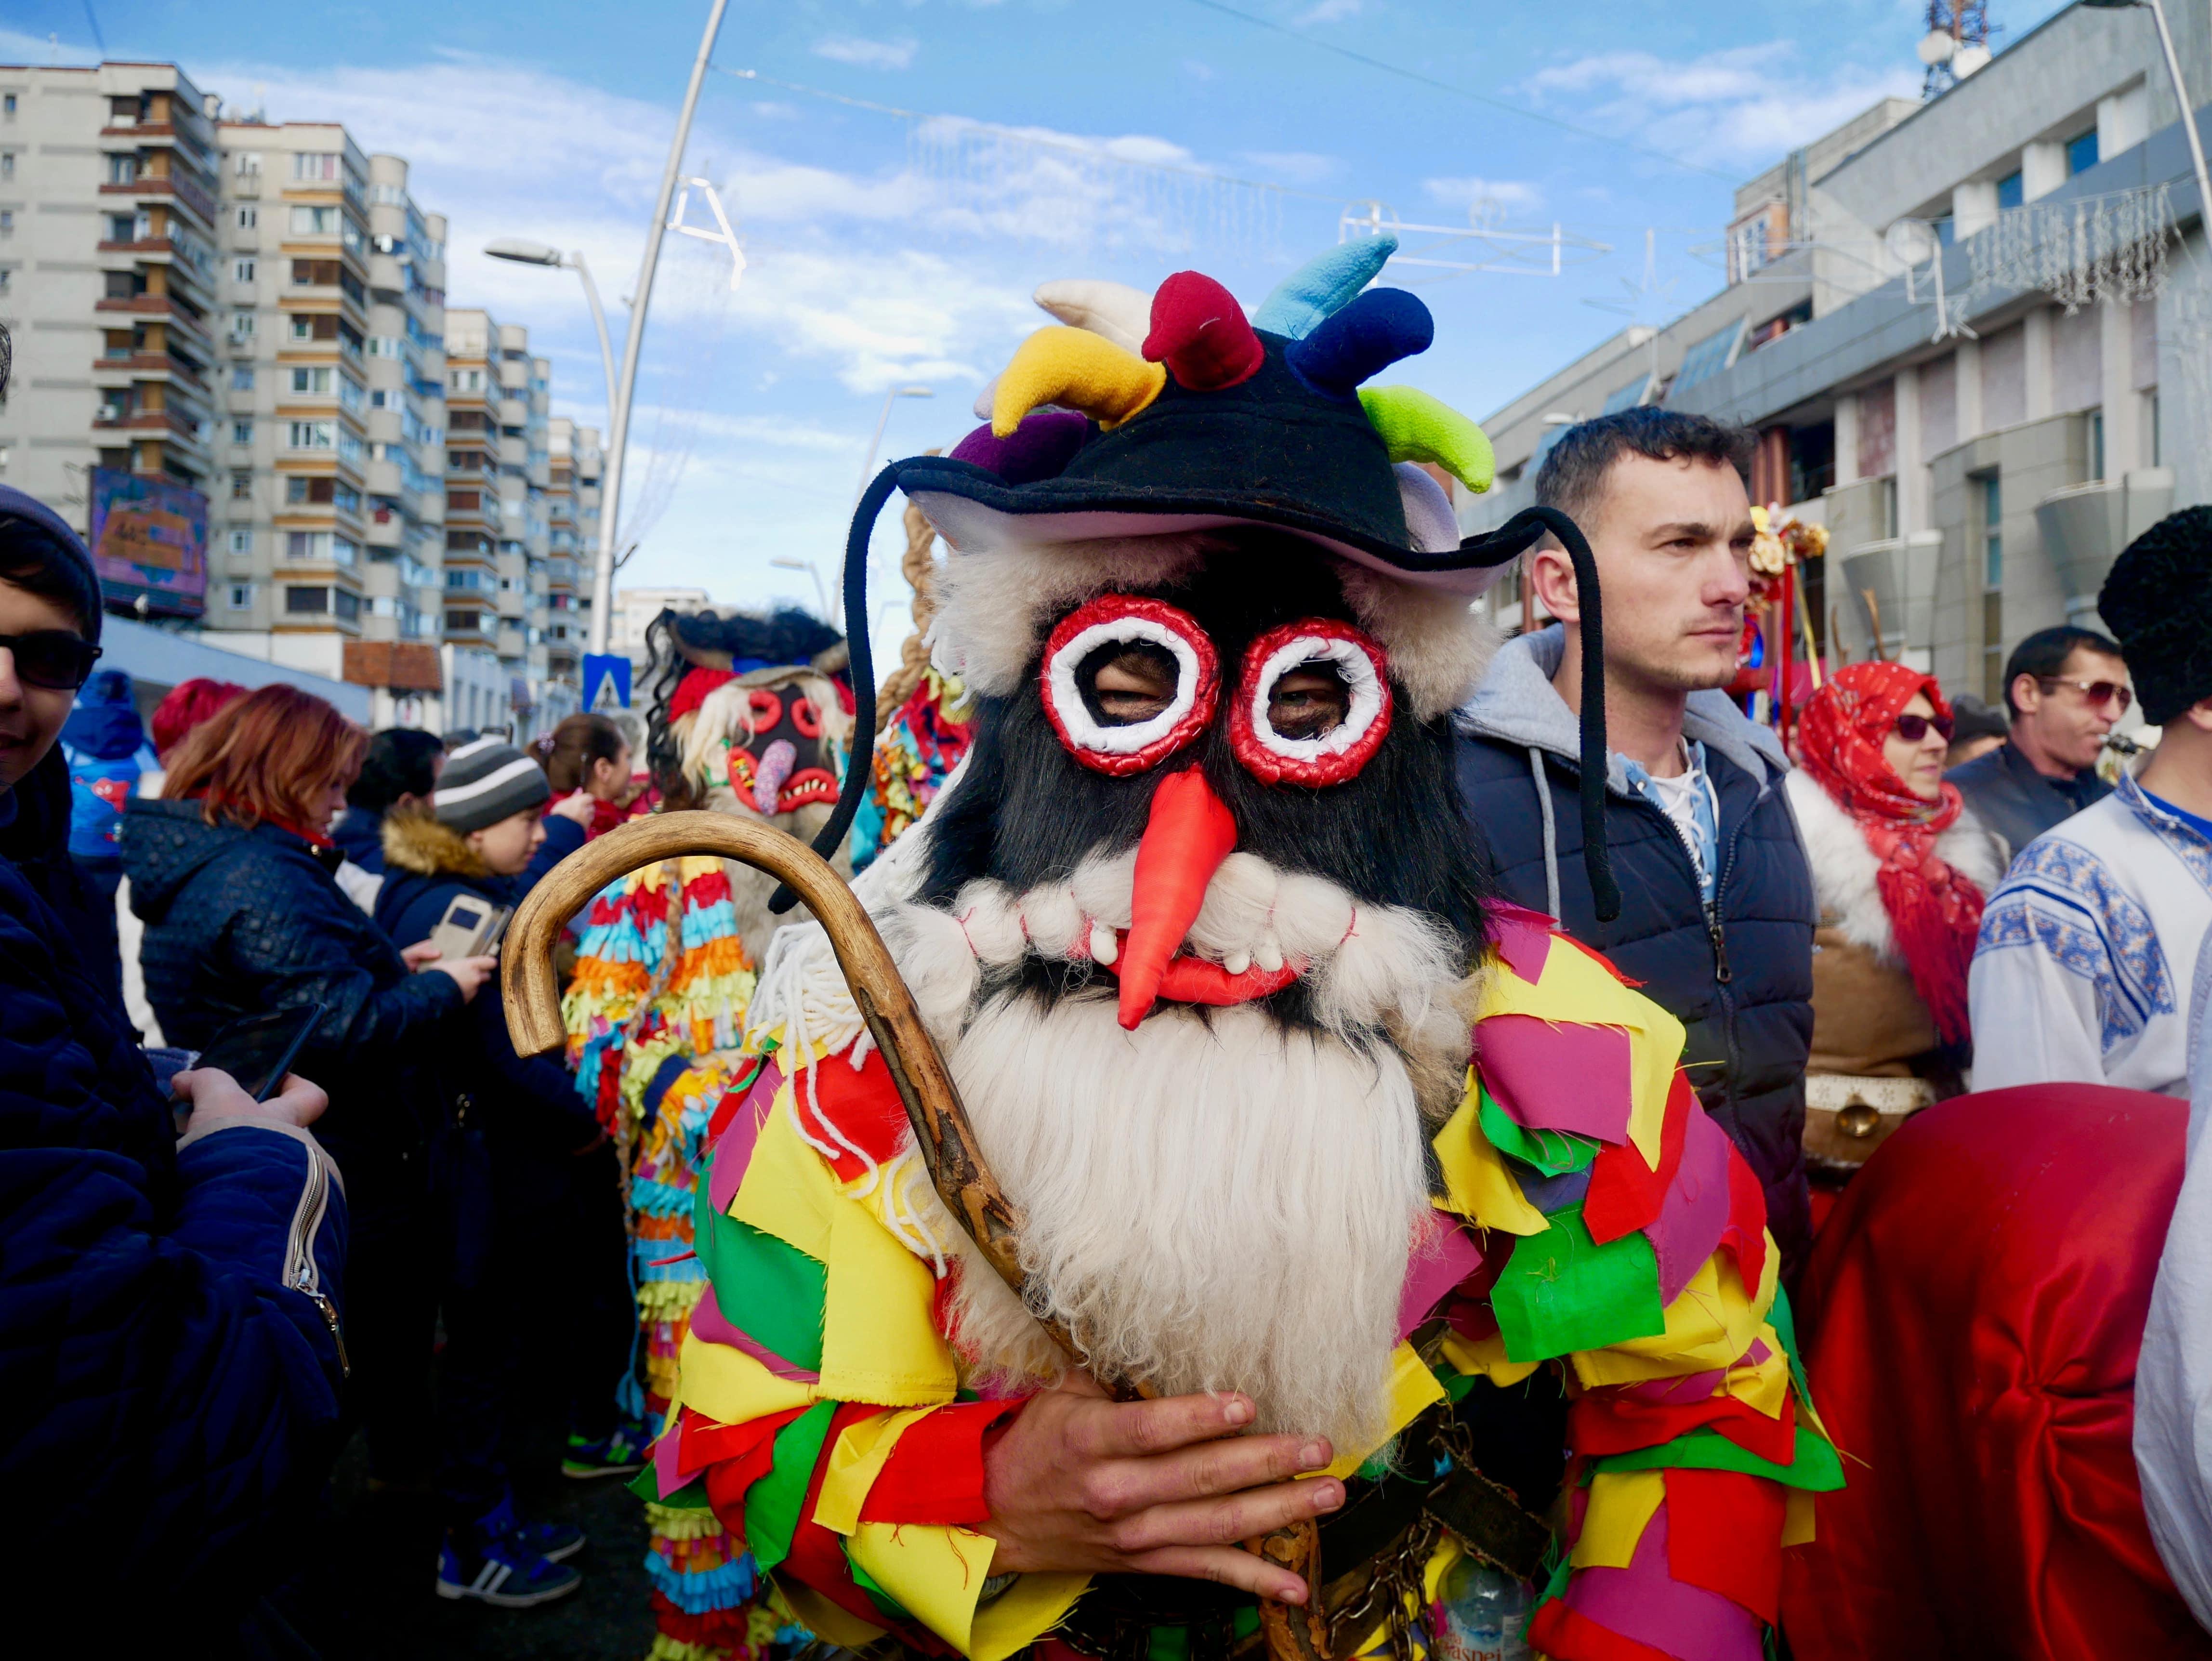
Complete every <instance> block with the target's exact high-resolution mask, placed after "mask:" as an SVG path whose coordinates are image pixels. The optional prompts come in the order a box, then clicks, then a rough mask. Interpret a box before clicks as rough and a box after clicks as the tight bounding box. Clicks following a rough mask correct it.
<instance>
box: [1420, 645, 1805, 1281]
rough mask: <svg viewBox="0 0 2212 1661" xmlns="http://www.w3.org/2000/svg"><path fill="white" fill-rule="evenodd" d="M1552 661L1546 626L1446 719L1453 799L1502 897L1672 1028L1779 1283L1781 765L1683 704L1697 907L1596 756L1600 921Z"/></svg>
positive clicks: (1714, 714) (1790, 1000)
mask: <svg viewBox="0 0 2212 1661" xmlns="http://www.w3.org/2000/svg"><path fill="white" fill-rule="evenodd" d="M1565 649H1566V642H1565V631H1564V630H1561V629H1560V628H1559V626H1558V625H1557V624H1554V625H1553V626H1552V627H1551V628H1549V629H1547V630H1542V631H1541V633H1538V634H1534V635H1523V636H1521V637H1519V638H1518V639H1516V640H1513V641H1510V642H1507V644H1506V645H1505V646H1504V648H1502V649H1501V650H1500V651H1499V652H1498V655H1497V657H1496V658H1495V659H1494V660H1492V664H1491V666H1490V670H1489V672H1488V673H1487V674H1486V676H1485V677H1484V678H1483V682H1482V684H1481V686H1480V689H1478V690H1477V691H1476V693H1475V695H1474V698H1473V699H1472V700H1471V701H1470V702H1469V703H1468V704H1467V706H1466V707H1465V708H1464V709H1462V710H1461V711H1460V713H1459V715H1458V716H1457V717H1456V718H1455V726H1456V728H1457V730H1458V733H1459V738H1460V743H1459V757H1458V772H1459V781H1460V789H1461V794H1462V797H1463V798H1464V800H1466V802H1467V804H1468V810H1469V812H1471V813H1472V815H1473V816H1474V820H1475V823H1476V824H1477V825H1478V826H1479V827H1480V829H1481V831H1482V833H1483V835H1484V837H1486V839H1487V840H1488V842H1489V844H1490V849H1491V852H1492V856H1493V857H1494V859H1495V861H1496V863H1497V867H1498V882H1499V884H1500V885H1502V886H1503V888H1504V891H1505V893H1506V895H1507V897H1509V898H1510V899H1512V900H1514V901H1516V902H1517V903H1518V904H1522V905H1526V906H1528V907H1529V908H1530V909H1531V910H1541V911H1544V912H1547V913H1549V914H1550V915H1551V916H1555V917H1557V918H1559V921H1560V922H1561V924H1562V925H1563V926H1564V927H1565V929H1566V930H1567V932H1568V933H1569V934H1572V935H1573V936H1574V937H1575V938H1576V939H1577V940H1582V941H1583V942H1584V943H1585V944H1587V945H1589V946H1595V947H1596V948H1597V949H1598V950H1599V951H1601V952H1605V953H1606V954H1607V956H1608V957H1609V958H1612V959H1613V962H1614V963H1615V964H1618V965H1619V966H1620V970H1621V972H1622V973H1623V974H1625V975H1626V976H1627V977H1629V978H1630V979H1631V980H1632V982H1635V983H1638V985H1639V986H1640V987H1641V989H1642V990H1643V991H1644V995H1646V996H1648V997H1650V998H1651V999H1653V1000H1654V1001H1656V1002H1657V1003H1658V1004H1659V1005H1660V1006H1661V1007H1663V1008H1665V1009H1666V1010H1667V1011H1668V1013H1671V1014H1673V1015H1674V1017H1675V1018H1676V1019H1679V1020H1680V1021H1681V1022H1682V1024H1683V1025H1684V1026H1685V1027H1686V1029H1687V1030H1688V1041H1687V1043H1686V1047H1685V1050H1684V1052H1683V1065H1684V1067H1685V1068H1686V1069H1687V1070H1688V1073H1689V1076H1690V1080H1691V1082H1692V1084H1693V1085H1694V1086H1696V1087H1697V1091H1698V1094H1699V1098H1700V1099H1701V1100H1702V1101H1703V1102H1704V1104H1705V1110H1706V1111H1707V1112H1708V1113H1710V1114H1711V1116H1713V1118H1714V1120H1715V1121H1716V1122H1717V1123H1718V1124H1719V1125H1720V1126H1721V1128H1722V1129H1724V1130H1726V1131H1727V1132H1728V1133H1729V1136H1730V1137H1731V1138H1733V1139H1734V1141H1735V1144H1736V1146H1737V1147H1739V1148H1741V1150H1742V1152H1743V1154H1744V1157H1745V1159H1747V1160H1748V1161H1749V1162H1750V1165H1751V1167H1752V1169H1753V1171H1756V1172H1758V1174H1759V1180H1760V1182H1761V1183H1762V1184H1763V1185H1764V1186H1765V1189H1766V1204H1767V1214H1768V1220H1769V1223H1770V1226H1771V1227H1772V1229H1773V1231H1774V1237H1775V1239H1776V1241H1777V1242H1778V1244H1780V1246H1781V1248H1782V1251H1783V1256H1784V1264H1785V1266H1786V1267H1787V1268H1788V1269H1790V1270H1791V1271H1793V1272H1794V1270H1795V1269H1796V1267H1797V1266H1798V1264H1799V1263H1801V1262H1802V1257H1803V1253H1804V1251H1805V1250H1806V1248H1807V1246H1808V1244H1809V1242H1810V1238H1811V1220H1810V1215H1809V1212H1808V1197H1807V1193H1806V1188H1805V1166H1804V1150H1803V1147H1802V1142H1803V1136H1804V1123H1805V1086H1804V1072H1805V1062H1806V1057H1807V1056H1808V1054H1809V1052H1810V1050H1811V1046H1812V1037H1813V1007H1812V996H1813V930H1814V925H1815V924H1816V922H1817V921H1818V916H1819V914H1818V910H1817V907H1816V905H1815V903H1814V890H1813V879H1812V873H1811V872H1810V870H1809V869H1808V867H1807V864H1806V861H1805V855H1804V849H1803V848H1802V844H1801V843H1800V841H1799V838H1798V834H1797V827H1796V821H1795V820H1794V819H1793V818H1792V817H1791V815H1790V806H1789V800H1788V797H1787V795H1786V794H1785V792H1784V789H1783V788H1782V782H1783V779H1784V776H1785V775H1786V774H1787V773H1788V771H1789V763H1788V761H1787V760H1786V759H1785V757H1784V755H1783V752H1782V747H1781V745H1780V744H1779V743H1778V742H1777V741H1776V739H1775V737H1774V735H1773V734H1772V733H1770V732H1768V731H1767V730H1766V729H1765V727H1759V726H1757V725H1755V724H1753V722H1752V721H1748V720H1747V719H1746V718H1745V717H1744V715H1743V714H1742V713H1741V711H1740V710H1738V709H1736V707H1735V704H1734V703H1730V702H1729V698H1728V697H1727V695H1726V694H1724V693H1722V692H1718V691H1703V692H1692V694H1691V695H1690V698H1689V704H1688V708H1687V709H1686V712H1685V714H1684V716H1683V722H1682V735H1683V737H1684V739H1686V740H1687V741H1688V742H1689V743H1691V744H1692V745H1699V746H1702V751H1703V755H1704V761H1705V770H1706V772H1707V775H1708V776H1709V778H1710V780H1711V784H1712V787H1713V792H1714V795H1715V797H1716V798H1717V801H1718V805H1719V812H1718V815H1717V818H1718V824H1717V843H1716V848H1717V866H1716V871H1715V873H1714V883H1713V897H1712V899H1711V902H1710V903H1708V902H1707V901H1706V900H1705V897H1704V894H1703V891H1702V890H1701V886H1700V884H1699V878H1698V872H1697V867H1696V864H1695V862H1694V861H1693V859H1692V855H1691V851H1690V849H1689V847H1688V846H1687V845H1686V843H1685V842H1684V840H1683V837H1682V836H1681V834H1680V831H1677V829H1676V828H1675V826H1674V823H1673V822H1672V821H1671V820H1669V819H1668V817H1667V815H1666V814H1665V813H1664V812H1662V811H1661V809H1660V808H1659V807H1658V806H1656V804H1655V803H1653V802H1652V801H1651V800H1649V799H1647V798H1646V797H1644V795H1643V794H1640V793H1639V792H1638V790H1637V789H1636V788H1635V786H1634V784H1633V782H1632V776H1631V773H1630V770H1629V766H1628V764H1627V763H1626V761H1625V760H1624V759H1623V758H1622V757H1620V756H1618V755H1614V756H1613V757H1610V758H1609V766H1608V768H1607V776H1606V831H1607V848H1608V849H1609V850H1610V853H1611V855H1612V861H1613V876H1614V878H1615V879H1617V880H1618V882H1619V883H1620V891H1621V914H1620V916H1619V917H1618V918H1616V919H1615V920H1614V921H1613V922H1609V923H1602V924H1601V923H1600V922H1598V921H1597V915H1596V910H1595V906H1594V905H1593V904H1592V902H1591V897H1590V891H1589V879H1588V878H1587V876H1586V875H1585V874H1584V873H1583V843H1582V818H1581V812H1580V807H1579V806H1578V803H1577V797H1576V788H1577V781H1578V780H1579V778H1580V776H1581V767H1580V762H1579V756H1580V739H1579V732H1578V729H1577V722H1576V720H1575V716H1574V714H1573V712H1572V711H1571V710H1570V709H1568V708H1567V706H1566V703H1565V701H1564V700H1563V699H1562V698H1561V697H1559V693H1558V691H1555V690H1554V689H1553V685H1552V676H1553V674H1554V673H1555V672H1557V671H1558V668H1559V661H1560V659H1561V658H1562V657H1563V656H1564V654H1565Z"/></svg>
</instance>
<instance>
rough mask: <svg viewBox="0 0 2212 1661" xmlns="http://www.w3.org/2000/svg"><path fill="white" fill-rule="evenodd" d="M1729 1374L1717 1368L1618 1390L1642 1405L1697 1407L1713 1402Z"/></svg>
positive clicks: (1651, 1380) (1654, 1379) (1623, 1387)
mask: <svg viewBox="0 0 2212 1661" xmlns="http://www.w3.org/2000/svg"><path fill="white" fill-rule="evenodd" d="M1727 1377H1728V1374H1727V1373H1725V1372H1722V1371H1721V1369H1720V1368H1718V1367H1715V1368H1713V1369H1712V1370H1711V1372H1692V1373H1686V1374H1684V1375H1683V1376H1682V1377H1680V1378H1647V1379H1645V1380H1644V1382H1643V1383H1642V1384H1620V1385H1618V1386H1616V1387H1615V1388H1616V1390H1617V1392H1618V1393H1619V1394H1620V1395H1622V1396H1634V1397H1635V1398H1636V1399H1637V1400H1638V1401H1639V1402H1657V1403H1659V1404H1660V1405H1662V1406H1666V1407H1688V1406H1694V1405H1695V1404H1696V1403H1698V1402H1706V1401H1711V1399H1712V1394H1713V1392H1714V1391H1715V1390H1718V1389H1719V1388H1720V1387H1721V1384H1722V1382H1723V1380H1724V1379H1726V1378H1727Z"/></svg>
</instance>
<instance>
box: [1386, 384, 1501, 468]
mask: <svg viewBox="0 0 2212 1661" xmlns="http://www.w3.org/2000/svg"><path fill="white" fill-rule="evenodd" d="M1359 406H1360V408H1362V409H1364V410H1365V411H1367V420H1368V423H1369V424H1370V426H1372V427H1373V428H1374V429H1375V430H1376V433H1377V434H1378V435H1380V436H1381V437H1382V440H1383V444H1384V446H1385V447H1388V449H1389V452H1390V459H1391V460H1393V461H1428V462H1433V463H1434V464H1435V465H1437V466H1439V467H1441V468H1443V470H1444V471H1445V472H1448V473H1449V474H1450V475H1451V476H1452V477H1453V478H1456V479H1457V480H1458V481H1459V482H1460V483H1461V484H1464V485H1466V486H1467V488H1468V490H1473V491H1475V492H1476V493H1478V494H1480V492H1482V491H1484V490H1488V489H1489V488H1490V486H1491V482H1492V480H1493V479H1495V478H1497V477H1498V458H1497V457H1496V456H1495V455H1494V454H1493V453H1492V451H1491V447H1490V440H1489V438H1488V437H1487V436H1486V435H1485V434H1484V433H1483V430H1482V429H1481V428H1480V427H1478V426H1476V425H1475V424H1474V423H1473V422H1472V421H1469V420H1468V418H1467V417H1465V416H1463V415H1462V414H1461V413H1460V412H1459V411H1457V410H1455V409H1453V408H1452V406H1451V405H1449V404H1447V403H1445V402H1444V401H1443V399H1439V398H1431V397H1430V396H1429V394H1428V393H1426V392H1423V391H1421V390H1420V388H1419V387H1418V386H1362V387H1361V388H1360V389H1359Z"/></svg>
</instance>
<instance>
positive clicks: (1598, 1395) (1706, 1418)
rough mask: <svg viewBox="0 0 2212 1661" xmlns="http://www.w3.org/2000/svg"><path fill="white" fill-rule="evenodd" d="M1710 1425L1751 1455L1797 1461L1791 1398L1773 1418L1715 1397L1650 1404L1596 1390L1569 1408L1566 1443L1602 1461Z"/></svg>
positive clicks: (1746, 1404)
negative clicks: (1610, 1456) (1598, 1457)
mask: <svg viewBox="0 0 2212 1661" xmlns="http://www.w3.org/2000/svg"><path fill="white" fill-rule="evenodd" d="M1708 1425H1710V1426H1711V1427H1712V1428H1713V1429H1715V1430H1717V1431H1718V1432H1719V1433H1721V1434H1722V1435H1723V1436H1725V1437H1727V1438H1728V1439H1729V1441H1731V1442H1733V1443H1735V1445H1737V1446H1738V1447H1740V1448H1741V1449H1742V1450H1743V1451H1745V1452H1747V1453H1752V1454H1756V1455H1757V1456H1758V1457H1760V1458H1761V1459H1770V1460H1771V1461H1773V1463H1776V1464H1778V1465H1786V1464H1788V1463H1790V1461H1791V1460H1792V1459H1793V1458H1795V1457H1796V1445H1797V1444H1796V1436H1797V1415H1796V1407H1795V1405H1794V1403H1793V1402H1792V1401H1791V1399H1790V1397H1788V1396H1785V1397H1784V1399H1783V1406H1782V1412H1781V1414H1780V1415H1779V1416H1778V1417H1776V1418H1772V1419H1770V1418H1768V1417H1767V1416H1766V1415H1765V1414H1763V1413H1761V1412H1760V1411H1759V1409H1757V1408H1755V1407H1753V1406H1752V1405H1751V1403H1750V1402H1739V1401H1738V1400H1736V1398H1735V1396H1708V1397H1706V1398H1705V1400H1704V1401H1702V1402H1650V1401H1645V1400H1644V1399H1643V1398H1641V1397H1640V1396H1632V1395H1616V1394H1613V1392H1611V1391H1607V1390H1591V1391H1589V1393H1588V1394H1586V1395H1584V1396H1582V1397H1581V1398H1580V1399H1579V1400H1577V1402H1575V1404H1574V1405H1573V1406H1572V1407H1571V1408H1569V1409H1567V1443H1568V1445H1569V1446H1571V1447H1572V1448H1573V1449H1574V1451H1576V1452H1577V1453H1579V1454H1586V1455H1589V1456H1592V1457H1597V1456H1601V1455H1604V1454H1608V1453H1632V1452H1634V1451H1636V1450H1637V1449H1638V1448H1652V1447H1657V1446H1658V1445H1660V1444H1661V1443H1662V1442H1671V1441H1673V1440H1674V1439H1675V1438H1676V1437H1677V1436H1681V1435H1685V1434H1686V1433H1689V1432H1691V1431H1693V1430H1698V1429H1701V1428H1703V1427H1705V1426H1708Z"/></svg>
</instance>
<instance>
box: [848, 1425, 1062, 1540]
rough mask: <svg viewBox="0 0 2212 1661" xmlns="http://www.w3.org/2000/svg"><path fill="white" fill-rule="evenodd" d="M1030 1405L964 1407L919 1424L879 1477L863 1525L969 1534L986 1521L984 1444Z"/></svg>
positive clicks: (864, 1506) (866, 1504)
mask: <svg viewBox="0 0 2212 1661" xmlns="http://www.w3.org/2000/svg"><path fill="white" fill-rule="evenodd" d="M1028 1400H1029V1397H1028V1396H1016V1397H1012V1398H1010V1399H1008V1400H1006V1401H1002V1402H962V1403H960V1404H959V1405H957V1406H954V1407H942V1408H939V1409H938V1410H937V1411H936V1412H934V1413H933V1414H931V1415H929V1416H928V1417H927V1419H922V1420H919V1421H916V1422H915V1424H914V1426H913V1427H911V1428H909V1429H908V1432H907V1433H906V1434H905V1435H903V1436H902V1437H900V1438H899V1439H898V1445H897V1446H896V1447H894V1448H893V1449H892V1450H891V1454H890V1458H888V1459H886V1460H885V1461H884V1468H883V1469H882V1470H881V1471H880V1472H878V1474H877V1476H876V1482H875V1486H874V1487H873V1488H870V1489H869V1490H868V1497H867V1499H866V1501H865V1502H863V1503H862V1505H861V1506H860V1520H861V1521H862V1522H863V1523H922V1524H931V1525H933V1526H935V1525H945V1526H953V1525H957V1526H959V1527H963V1528H971V1527H973V1526H974V1525H975V1524H978V1523H981V1522H985V1521H987V1520H988V1518H989V1517H990V1515H991V1508H990V1507H989V1506H987V1505H985V1504H984V1503H983V1438H984V1437H985V1435H986V1434H987V1433H989V1431H990V1430H991V1427H993V1426H994V1425H997V1424H999V1423H1000V1422H1001V1421H1004V1420H1006V1419H1011V1418H1012V1416H1013V1415H1015V1414H1017V1413H1018V1412H1020V1411H1021V1409H1022V1407H1023V1404H1024V1403H1025V1402H1027V1401H1028Z"/></svg>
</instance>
